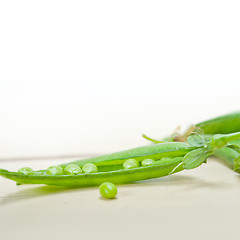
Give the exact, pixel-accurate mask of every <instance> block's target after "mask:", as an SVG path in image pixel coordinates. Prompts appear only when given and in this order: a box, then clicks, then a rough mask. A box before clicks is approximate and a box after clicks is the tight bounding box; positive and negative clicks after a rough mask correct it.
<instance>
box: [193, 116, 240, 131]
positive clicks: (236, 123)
mask: <svg viewBox="0 0 240 240" xmlns="http://www.w3.org/2000/svg"><path fill="white" fill-rule="evenodd" d="M196 127H197V128H200V129H201V130H202V131H203V132H204V134H227V133H233V132H239V131H240V112H235V113H231V114H227V115H223V116H220V117H217V118H213V119H210V120H207V121H204V122H200V123H198V124H196Z"/></svg>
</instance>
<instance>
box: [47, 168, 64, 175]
mask: <svg viewBox="0 0 240 240" xmlns="http://www.w3.org/2000/svg"><path fill="white" fill-rule="evenodd" d="M46 174H47V175H62V174H63V169H62V167H60V166H51V167H49V168H48V169H47V171H46Z"/></svg>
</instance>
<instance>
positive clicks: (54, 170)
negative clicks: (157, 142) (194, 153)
mask: <svg viewBox="0 0 240 240" xmlns="http://www.w3.org/2000/svg"><path fill="white" fill-rule="evenodd" d="M154 162H155V160H153V159H144V160H143V161H142V162H141V165H142V166H143V167H147V166H150V165H152V164H153V163H154ZM139 166H140V163H139V162H138V161H137V160H135V159H127V160H126V161H125V162H124V163H123V168H124V169H131V168H137V167H139ZM96 172H98V168H97V166H96V165H95V164H93V163H86V164H85V165H84V166H83V167H82V168H81V167H79V166H78V165H76V164H69V165H68V166H66V167H65V168H64V169H63V168H62V167H60V166H51V167H49V168H48V169H47V170H46V175H52V176H53V175H69V176H73V175H78V174H81V173H96ZM18 173H21V174H24V175H33V174H35V173H36V174H37V173H38V172H34V171H33V169H32V168H30V167H24V168H21V169H19V170H18Z"/></svg>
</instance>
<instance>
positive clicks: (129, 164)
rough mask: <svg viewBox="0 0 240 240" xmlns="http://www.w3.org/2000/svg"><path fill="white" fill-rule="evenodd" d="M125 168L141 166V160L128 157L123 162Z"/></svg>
mask: <svg viewBox="0 0 240 240" xmlns="http://www.w3.org/2000/svg"><path fill="white" fill-rule="evenodd" d="M123 167H124V168H125V169H130V168H137V167H139V162H138V161H137V160H135V159H128V160H126V161H125V162H124V163H123Z"/></svg>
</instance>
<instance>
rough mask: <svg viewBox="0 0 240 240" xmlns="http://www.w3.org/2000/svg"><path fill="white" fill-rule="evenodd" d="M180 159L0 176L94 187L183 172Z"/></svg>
mask: <svg viewBox="0 0 240 240" xmlns="http://www.w3.org/2000/svg"><path fill="white" fill-rule="evenodd" d="M182 159H183V157H177V158H173V159H168V161H157V162H156V163H155V164H154V165H152V166H148V167H139V168H135V169H120V170H116V171H109V172H98V173H89V174H79V175H75V176H65V175H62V176H57V175H56V176H47V175H41V176H38V175H36V176H34V175H23V174H19V173H17V172H9V171H6V170H2V169H0V175H1V176H3V177H5V178H8V179H10V180H13V181H15V182H18V183H25V184H29V183H30V184H46V185H55V186H68V187H69V186H70V187H83V186H94V185H100V184H102V183H104V182H111V183H114V184H124V183H130V182H134V181H140V180H146V179H151V178H158V177H162V176H166V175H169V174H172V173H175V172H178V171H181V170H183V167H182V166H179V168H177V166H178V165H179V164H180V163H181V161H182Z"/></svg>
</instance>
